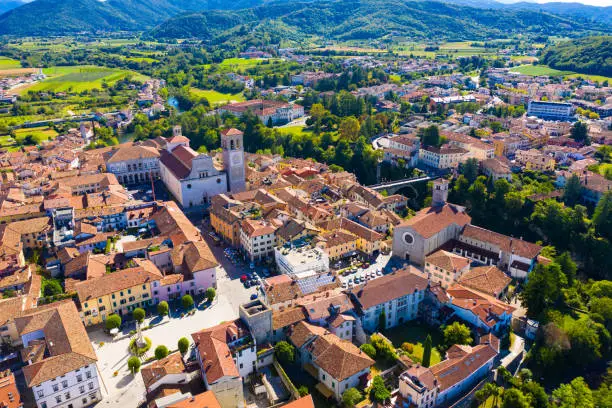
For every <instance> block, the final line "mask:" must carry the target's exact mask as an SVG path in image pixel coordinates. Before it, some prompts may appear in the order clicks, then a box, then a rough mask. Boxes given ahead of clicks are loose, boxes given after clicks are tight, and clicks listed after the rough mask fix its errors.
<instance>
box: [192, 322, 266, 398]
mask: <svg viewBox="0 0 612 408" xmlns="http://www.w3.org/2000/svg"><path fill="white" fill-rule="evenodd" d="M191 337H192V338H193V342H194V344H195V347H196V358H197V361H198V363H199V365H200V370H201V373H202V379H203V380H204V384H205V385H206V388H207V389H208V390H210V391H213V392H214V393H215V395H216V396H217V399H218V400H219V403H220V405H221V406H222V407H223V408H230V407H231V408H234V407H244V393H243V389H242V379H243V378H244V377H247V376H248V375H249V374H251V373H253V372H254V371H255V370H256V368H257V367H256V365H257V347H256V344H255V339H254V338H253V337H252V336H251V333H250V331H249V329H248V327H247V326H246V325H245V324H244V323H243V322H242V320H240V319H238V320H234V321H231V322H226V323H221V324H219V325H217V326H214V327H210V328H208V329H204V330H201V331H199V332H196V333H193V334H192V335H191Z"/></svg>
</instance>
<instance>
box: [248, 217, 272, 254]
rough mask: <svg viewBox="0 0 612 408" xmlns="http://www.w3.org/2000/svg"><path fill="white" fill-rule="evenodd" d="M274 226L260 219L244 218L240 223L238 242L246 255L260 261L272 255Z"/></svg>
mask: <svg viewBox="0 0 612 408" xmlns="http://www.w3.org/2000/svg"><path fill="white" fill-rule="evenodd" d="M275 231H276V226H274V225H272V224H270V223H268V222H266V221H262V220H252V219H246V220H244V221H242V224H241V225H240V244H241V246H242V249H243V251H244V252H245V254H246V256H247V257H248V258H249V259H250V260H251V262H253V261H261V260H263V259H265V258H267V257H269V256H271V255H272V253H273V252H274V245H275V243H276V237H275V236H274V232H275Z"/></svg>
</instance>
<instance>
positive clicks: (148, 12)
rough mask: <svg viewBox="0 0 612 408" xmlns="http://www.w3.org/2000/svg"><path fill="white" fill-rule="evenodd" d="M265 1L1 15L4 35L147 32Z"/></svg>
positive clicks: (27, 9)
mask: <svg viewBox="0 0 612 408" xmlns="http://www.w3.org/2000/svg"><path fill="white" fill-rule="evenodd" d="M0 1H2V0H0ZM265 2H266V0H231V1H225V0H105V1H100V0H36V1H33V2H31V3H27V4H24V5H22V6H20V7H16V8H13V9H12V10H9V11H7V12H6V13H4V14H2V15H0V35H17V36H25V35H41V36H44V35H62V34H73V33H79V32H89V33H96V32H109V31H144V30H147V29H150V28H152V27H154V26H155V25H157V24H159V23H161V22H163V21H165V20H167V19H168V18H170V17H172V16H175V15H177V14H180V13H184V12H186V11H194V10H208V9H234V8H248V7H253V6H255V5H260V4H263V3H265ZM24 22H27V23H24Z"/></svg>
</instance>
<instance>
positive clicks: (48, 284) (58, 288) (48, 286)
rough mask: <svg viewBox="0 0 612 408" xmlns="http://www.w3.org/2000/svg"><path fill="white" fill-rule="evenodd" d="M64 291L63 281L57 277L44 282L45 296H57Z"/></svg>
mask: <svg viewBox="0 0 612 408" xmlns="http://www.w3.org/2000/svg"><path fill="white" fill-rule="evenodd" d="M62 292H64V290H63V289H62V285H61V283H59V282H58V281H57V280H56V279H45V280H44V284H43V293H44V295H45V296H55V295H59V294H60V293H62Z"/></svg>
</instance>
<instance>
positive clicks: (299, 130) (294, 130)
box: [276, 125, 312, 136]
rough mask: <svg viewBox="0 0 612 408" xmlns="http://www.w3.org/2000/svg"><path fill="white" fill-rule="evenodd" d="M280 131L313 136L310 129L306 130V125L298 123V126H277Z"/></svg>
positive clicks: (293, 134)
mask: <svg viewBox="0 0 612 408" xmlns="http://www.w3.org/2000/svg"><path fill="white" fill-rule="evenodd" d="M276 129H277V130H278V131H279V132H280V133H283V134H286V135H292V136H299V135H303V136H312V132H311V131H310V130H305V129H304V126H300V125H296V126H282V127H279V128H276Z"/></svg>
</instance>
